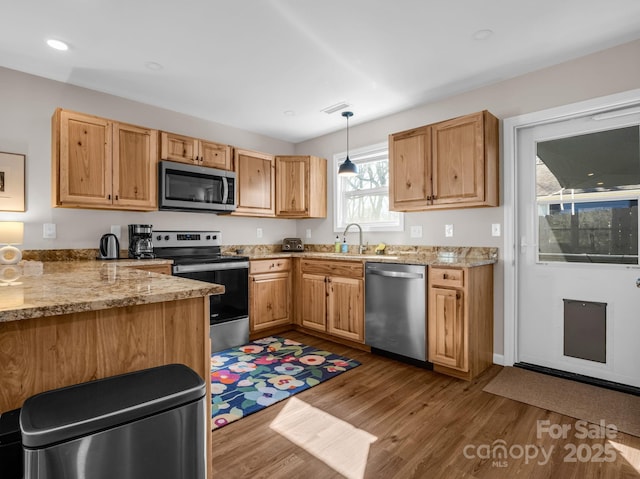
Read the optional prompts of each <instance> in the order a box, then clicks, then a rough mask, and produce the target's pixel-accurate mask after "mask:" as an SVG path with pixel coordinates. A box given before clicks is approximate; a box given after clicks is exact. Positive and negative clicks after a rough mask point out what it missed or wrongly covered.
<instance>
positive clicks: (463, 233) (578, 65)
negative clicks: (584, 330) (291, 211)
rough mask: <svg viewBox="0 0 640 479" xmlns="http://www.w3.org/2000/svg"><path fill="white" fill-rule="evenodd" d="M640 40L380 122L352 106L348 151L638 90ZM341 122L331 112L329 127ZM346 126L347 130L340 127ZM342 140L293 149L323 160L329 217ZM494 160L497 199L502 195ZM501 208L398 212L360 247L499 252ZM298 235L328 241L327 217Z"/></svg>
mask: <svg viewBox="0 0 640 479" xmlns="http://www.w3.org/2000/svg"><path fill="white" fill-rule="evenodd" d="M639 58H640V41H635V42H630V43H627V44H624V45H621V46H618V47H615V48H611V49H608V50H604V51H602V52H599V53H595V54H592V55H588V56H585V57H582V58H578V59H576V60H573V61H570V62H566V63H563V64H560V65H556V66H553V67H550V68H546V69H543V70H538V71H536V72H533V73H529V74H527V75H522V76H519V77H516V78H513V79H510V80H507V81H503V82H500V83H496V84H493V85H488V86H485V87H483V88H478V89H476V90H473V91H469V92H466V93H462V94H459V95H456V96H453V97H450V98H447V99H444V100H441V101H438V102H433V103H429V104H426V105H422V106H420V107H418V108H414V109H411V110H407V111H404V112H401V113H398V114H396V115H391V116H388V117H385V118H382V119H380V120H376V121H371V122H368V123H363V124H358V121H357V118H358V116H357V115H358V108H357V105H354V106H353V107H352V108H353V111H354V116H353V118H352V119H351V120H350V129H349V143H350V148H352V149H354V150H355V149H357V148H361V147H364V146H367V145H373V144H376V143H381V142H384V141H387V137H388V135H389V134H390V133H394V132H398V131H403V130H406V129H410V128H414V127H417V126H421V125H426V124H429V123H433V122H437V121H441V120H446V119H449V118H454V117H456V116H460V115H464V114H467V113H472V112H475V111H480V110H489V111H490V112H491V113H493V114H494V115H495V116H497V117H498V118H499V119H501V120H502V119H505V118H509V117H512V116H516V115H520V114H523V113H528V112H532V111H539V110H544V109H547V108H551V107H554V106H559V105H566V104H569V103H574V102H577V101H581V100H586V99H590V98H595V97H599V96H604V95H609V94H612V93H618V92H622V91H627V90H633V89H636V88H638V87H640V61H639V60H638V59H639ZM343 122H344V119H343V118H342V117H340V116H339V114H336V123H338V124H342V123H343ZM345 126H346V124H345ZM345 145H346V135H345V132H344V131H339V132H337V133H333V134H330V135H325V136H322V137H319V138H315V139H313V140H309V141H306V142H304V143H300V144H297V145H296V152H297V153H298V154H312V155H317V156H322V157H325V158H327V159H328V160H329V162H328V163H329V168H330V169H329V183H328V189H329V195H328V196H329V197H328V208H329V211H330V212H332V211H333V188H334V184H333V183H334V181H333V180H334V171H333V170H332V169H331V168H332V167H333V155H334V154H335V153H338V152H343V151H345ZM502 170H503V168H502V162H501V181H500V184H501V198H502V191H503V182H502ZM503 216H504V211H503V207H502V206H501V207H497V208H479V209H461V210H449V211H431V212H421V213H407V214H405V222H404V225H405V229H404V231H403V232H398V233H365V234H364V241H367V242H369V244H376V243H378V242H381V241H384V242H385V243H389V244H419V245H455V246H492V247H498V248H499V249H500V253H499V256H500V258H502V256H503V253H502V251H503V250H504V248H505V247H506V245H505V244H504V242H503V238H502V237H500V238H496V237H492V236H491V224H492V223H500V224H503ZM445 224H453V225H454V237H453V238H445V236H444V225H445ZM411 225H422V231H423V237H422V238H418V239H416V238H410V237H409V231H410V226H411ZM297 228H298V233H297V235H298V236H301V237H303V238H304V235H305V231H306V229H307V228H310V229H311V230H312V239H311V240H305V241H306V242H307V243H331V242H332V241H333V239H334V238H335V233H334V231H333V217H332V216H329V217H327V218H326V219H324V220H304V221H299V222H298V224H297ZM347 241H348V242H349V243H353V242H356V241H357V233H356V232H355V231H354V232H353V233H349V234H348V238H347ZM503 278H504V264H503V263H502V260H500V262H499V263H498V264H497V265H496V268H495V281H494V290H495V294H494V304H495V306H494V312H495V314H494V320H495V328H494V332H495V333H494V350H495V352H496V353H497V354H502V350H503V321H504V314H503V309H504V308H503V299H504V298H503Z"/></svg>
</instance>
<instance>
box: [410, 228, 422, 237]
mask: <svg viewBox="0 0 640 479" xmlns="http://www.w3.org/2000/svg"><path fill="white" fill-rule="evenodd" d="M411 237H412V238H422V226H420V225H418V226H412V227H411Z"/></svg>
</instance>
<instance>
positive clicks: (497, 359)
mask: <svg viewBox="0 0 640 479" xmlns="http://www.w3.org/2000/svg"><path fill="white" fill-rule="evenodd" d="M493 364H499V365H500V366H504V355H503V354H495V353H494V355H493Z"/></svg>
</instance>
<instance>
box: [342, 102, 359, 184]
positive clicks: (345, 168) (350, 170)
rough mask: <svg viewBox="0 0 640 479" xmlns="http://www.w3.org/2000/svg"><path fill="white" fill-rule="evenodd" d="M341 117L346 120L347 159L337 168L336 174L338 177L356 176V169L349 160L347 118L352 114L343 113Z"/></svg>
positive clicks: (348, 112)
mask: <svg viewBox="0 0 640 479" xmlns="http://www.w3.org/2000/svg"><path fill="white" fill-rule="evenodd" d="M342 116H344V117H345V118H346V119H347V158H346V159H345V160H344V163H342V164H341V165H340V167H339V168H338V174H339V175H340V176H356V175H357V174H358V167H357V166H356V165H355V164H354V163H352V162H351V160H350V159H349V118H350V117H352V116H353V113H352V112H350V111H343V112H342Z"/></svg>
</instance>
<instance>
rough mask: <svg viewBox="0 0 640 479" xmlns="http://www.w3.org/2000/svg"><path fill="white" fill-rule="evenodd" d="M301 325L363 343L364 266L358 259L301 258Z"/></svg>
mask: <svg viewBox="0 0 640 479" xmlns="http://www.w3.org/2000/svg"><path fill="white" fill-rule="evenodd" d="M300 270H301V275H300V278H301V284H300V292H301V306H300V325H301V326H302V327H303V328H309V329H312V330H315V331H320V332H326V333H328V334H330V335H332V336H337V337H340V338H344V339H348V340H351V341H354V342H358V343H364V266H363V263H362V262H361V261H342V260H341V261H326V260H310V259H303V260H302V261H301V267H300Z"/></svg>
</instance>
